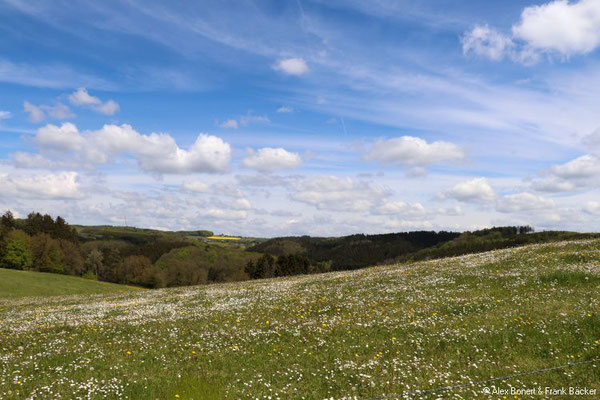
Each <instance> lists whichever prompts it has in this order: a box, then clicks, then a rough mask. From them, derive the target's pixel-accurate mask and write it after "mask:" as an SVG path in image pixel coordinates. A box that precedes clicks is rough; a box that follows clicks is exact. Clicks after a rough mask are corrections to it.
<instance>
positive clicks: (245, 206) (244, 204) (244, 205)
mask: <svg viewBox="0 0 600 400" xmlns="http://www.w3.org/2000/svg"><path fill="white" fill-rule="evenodd" d="M231 208H233V209H236V210H250V209H251V208H252V203H250V201H249V200H248V199H236V200H234V201H233V203H232V204H231Z"/></svg>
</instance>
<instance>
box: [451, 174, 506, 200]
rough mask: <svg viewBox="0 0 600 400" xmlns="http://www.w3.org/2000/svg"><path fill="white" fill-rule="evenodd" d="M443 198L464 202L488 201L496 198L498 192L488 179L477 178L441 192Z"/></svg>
mask: <svg viewBox="0 0 600 400" xmlns="http://www.w3.org/2000/svg"><path fill="white" fill-rule="evenodd" d="M441 197H442V198H451V199H455V200H458V201H463V202H488V201H493V200H495V199H496V193H495V192H494V189H492V187H491V186H490V184H489V183H488V181H487V179H485V178H475V179H471V180H469V181H466V182H461V183H458V184H456V185H455V186H454V187H452V188H451V189H449V190H447V191H445V192H443V193H441Z"/></svg>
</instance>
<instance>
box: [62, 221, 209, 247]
mask: <svg viewBox="0 0 600 400" xmlns="http://www.w3.org/2000/svg"><path fill="white" fill-rule="evenodd" d="M73 227H74V228H75V229H76V230H77V233H78V235H79V238H80V239H81V240H83V241H89V240H124V241H126V242H130V243H134V244H140V243H147V242H148V241H151V240H158V239H173V240H178V239H185V238H188V237H196V238H198V237H200V238H202V237H209V236H213V235H214V233H213V232H212V231H207V230H198V231H162V230H158V229H146V228H135V227H130V226H112V225H97V226H83V225H73Z"/></svg>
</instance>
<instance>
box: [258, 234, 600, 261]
mask: <svg viewBox="0 0 600 400" xmlns="http://www.w3.org/2000/svg"><path fill="white" fill-rule="evenodd" d="M598 237H600V234H595V233H576V232H561V231H547V232H537V233H533V229H532V228H531V227H528V226H521V227H517V226H505V227H496V228H489V229H482V230H478V231H473V232H463V233H458V232H445V231H440V232H433V231H416V232H402V233H389V234H381V235H350V236H342V237H333V238H322V237H310V236H300V237H280V238H273V239H269V240H267V241H265V242H263V243H259V244H257V245H255V246H252V247H249V248H248V251H253V252H258V253H263V254H271V255H273V256H284V255H295V254H297V255H303V256H306V257H308V258H309V259H310V260H311V261H313V262H330V263H331V269H332V270H349V269H356V268H363V267H367V266H370V265H375V264H383V263H391V262H398V261H417V260H428V259H435V258H443V257H449V256H458V255H463V254H470V253H479V252H483V251H489V250H496V249H503V248H509V247H516V246H522V245H526V244H533V243H545V242H550V241H558V240H573V239H587V238H598Z"/></svg>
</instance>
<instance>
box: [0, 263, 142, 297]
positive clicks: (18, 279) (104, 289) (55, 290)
mask: <svg viewBox="0 0 600 400" xmlns="http://www.w3.org/2000/svg"><path fill="white" fill-rule="evenodd" d="M132 290H139V289H137V288H133V287H130V286H124V285H117V284H112V283H106V282H98V281H93V280H89V279H83V278H78V277H74V276H67V275H57V274H48V273H44V272H32V271H15V270H11V269H2V268H0V298H18V297H25V296H57V295H69V294H99V293H119V292H128V291H132Z"/></svg>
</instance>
